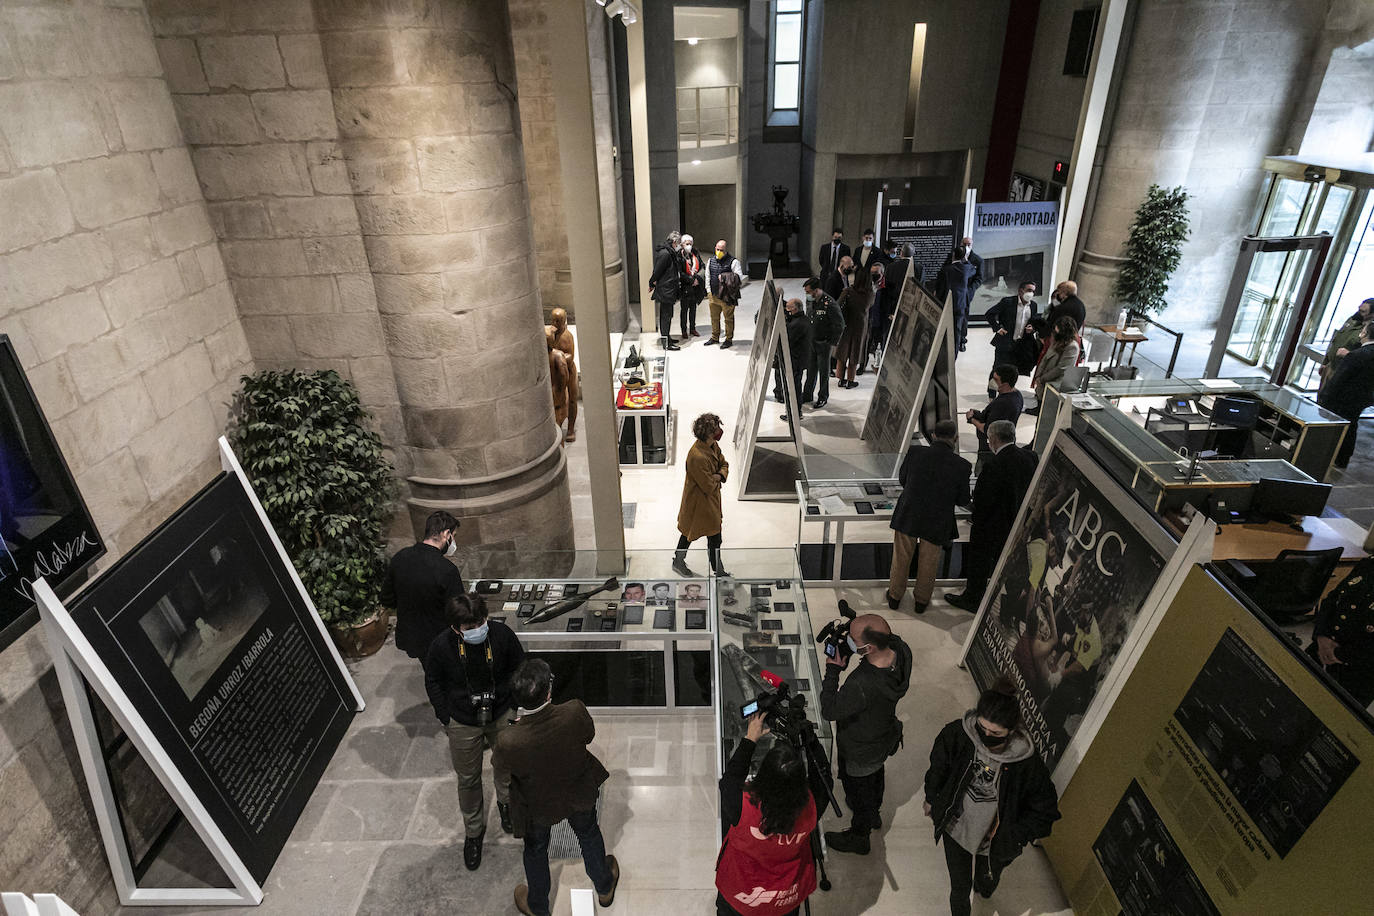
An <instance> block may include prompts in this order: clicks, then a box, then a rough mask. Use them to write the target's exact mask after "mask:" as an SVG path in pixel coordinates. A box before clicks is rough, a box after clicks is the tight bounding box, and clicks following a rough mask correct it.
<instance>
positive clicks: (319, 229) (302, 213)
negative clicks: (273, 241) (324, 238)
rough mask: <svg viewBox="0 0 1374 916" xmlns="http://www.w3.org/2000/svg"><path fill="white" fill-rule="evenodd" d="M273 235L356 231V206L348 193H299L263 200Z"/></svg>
mask: <svg viewBox="0 0 1374 916" xmlns="http://www.w3.org/2000/svg"><path fill="white" fill-rule="evenodd" d="M267 212H268V214H269V215H270V217H271V220H272V227H271V228H272V232H273V234H275V235H277V236H301V237H305V236H313V235H344V234H347V233H356V232H357V231H358V210H357V209H356V208H355V207H354V202H353V200H352V198H350V197H342V196H328V197H303V198H290V199H287V200H271V201H268V202H267Z"/></svg>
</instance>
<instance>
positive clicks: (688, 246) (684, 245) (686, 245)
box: [682, 242, 692, 251]
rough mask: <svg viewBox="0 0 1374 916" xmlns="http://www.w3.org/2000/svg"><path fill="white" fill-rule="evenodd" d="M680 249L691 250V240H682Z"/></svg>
mask: <svg viewBox="0 0 1374 916" xmlns="http://www.w3.org/2000/svg"><path fill="white" fill-rule="evenodd" d="M682 250H683V251H691V250H692V243H691V242H683V243H682Z"/></svg>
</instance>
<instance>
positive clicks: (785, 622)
mask: <svg viewBox="0 0 1374 916" xmlns="http://www.w3.org/2000/svg"><path fill="white" fill-rule="evenodd" d="M721 558H722V562H723V564H724V566H725V568H726V569H728V570H730V571H731V573H732V574H731V575H727V576H723V577H717V578H715V579H714V580H713V582H712V584H713V585H714V587H715V604H716V607H715V613H716V632H717V652H718V655H717V659H716V660H717V665H718V670H719V672H720V676H719V679H718V680H719V690H718V691H717V694H718V696H717V702H716V715H717V719H718V722H717V725H718V727H719V729H720V732H719V734H720V752H721V753H720V759H719V761H718V764H719V765H720V766H721V767H723V766H724V764H725V761H726V760H728V759H729V757H730V755H731V754H732V753H733V752H734V750H735V747H736V745H737V744H738V743H739V740H740V739H741V738H742V737H744V731H745V724H746V723H745V720H746V718H747V716H746V715H745V713H746V712H747V711H748V710H749V709H750V707H751V704H753V703H754V702H756V701H759V700H760V698H763V702H762V705H763V706H764V707H765V708H767V707H769V706H770V705H771V706H772V707H773V708H777V705H778V703H777V701H778V700H779V699H782V698H783V697H784V688H785V690H786V692H785V696H786V697H787V698H789V702H790V703H791V705H792V706H793V707H796V706H800V707H801V708H802V709H803V710H804V712H805V715H806V719H807V720H808V721H809V722H810V725H811V727H812V728H813V729H814V731H815V735H816V738H817V739H818V741H819V744H820V748H821V749H822V750H823V752H824V754H825V756H826V759H827V761H828V760H829V758H830V756H831V754H832V752H833V740H832V736H833V730H832V728H831V724H830V723H829V722H827V721H825V720H824V719H822V718H821V715H820V696H821V675H822V671H821V665H820V662H819V659H818V656H817V650H816V637H815V634H816V631H817V630H818V629H819V628H820V626H821V625H823V623H821V624H816V625H813V624H812V621H811V616H810V614H809V613H808V609H807V604H806V592H805V590H804V589H803V587H802V578H801V570H800V569H799V568H798V566H797V556H796V553H795V552H794V551H792V550H723V551H722V553H721ZM821 616H822V617H824V618H826V619H828V615H827V614H825V613H822V614H821ZM779 718H780V717H779V716H773V715H770V717H769V727H770V729H771V730H772V733H771V735H770V736H768V737H766V738H765V739H764V741H763V742H761V743H760V752H762V751H764V750H766V748H767V747H768V746H769V744H770V742H771V741H774V740H780V739H784V740H785V739H790V738H792V737H793V736H792V735H790V734H788V732H789V730H791V726H789V725H788V724H786V723H781V724H780V723H779V721H778V719H779ZM825 765H827V766H828V764H825Z"/></svg>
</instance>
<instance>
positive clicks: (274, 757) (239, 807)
mask: <svg viewBox="0 0 1374 916" xmlns="http://www.w3.org/2000/svg"><path fill="white" fill-rule="evenodd" d="M70 612H71V619H72V621H73V622H74V624H75V626H76V628H77V629H78V630H79V631H80V633H81V635H82V636H84V637H85V639H86V640H87V641H88V642H89V645H90V647H91V650H92V651H93V652H94V655H95V658H96V659H98V660H99V662H100V663H102V664H103V665H104V666H105V668H107V669H108V671H109V674H110V676H111V677H112V678H113V680H114V683H115V684H116V685H117V686H118V688H119V689H120V690H121V691H122V692H123V694H124V695H125V696H126V697H127V698H128V702H129V704H130V705H131V707H132V708H131V709H124V710H120V713H121V714H122V715H124V716H128V717H131V718H137V719H140V720H141V721H142V722H143V723H145V724H146V726H147V728H148V729H149V731H150V732H151V734H152V736H153V738H155V739H156V741H157V743H158V745H160V747H161V750H162V751H163V752H165V754H166V756H167V758H168V760H169V761H170V763H171V764H172V766H174V767H175V769H176V771H177V772H179V773H180V775H181V777H182V778H184V779H185V781H186V784H187V785H188V786H189V787H190V789H191V791H192V793H193V794H194V796H195V797H196V799H197V800H198V801H199V802H200V803H201V805H203V807H204V809H205V811H206V812H207V813H208V814H209V817H210V819H211V820H212V821H213V822H214V824H215V826H216V827H217V828H218V829H219V830H220V832H221V833H222V834H223V836H224V837H225V839H226V840H227V841H228V843H229V845H230V847H231V848H232V849H233V850H234V852H235V853H236V854H237V855H238V856H239V857H240V859H241V860H242V861H243V863H244V865H245V866H246V867H247V869H248V870H249V872H250V873H251V875H252V876H253V877H254V879H255V880H257V882H258V883H259V884H261V883H262V882H263V881H264V880H265V879H266V877H267V875H268V873H269V871H270V870H271V867H272V863H273V862H274V861H275V860H276V858H277V855H278V854H279V853H280V852H281V849H282V847H283V846H284V845H285V843H286V840H287V838H288V837H289V836H290V833H291V829H292V828H293V827H294V826H295V824H296V820H297V818H298V817H299V816H300V813H301V811H302V809H303V808H304V807H305V804H306V802H307V801H308V800H309V798H310V795H311V793H312V792H313V791H314V788H315V785H316V783H317V782H318V781H319V778H320V776H321V774H322V773H323V772H324V769H325V767H326V766H327V765H328V763H329V760H330V758H331V756H332V755H333V753H334V750H335V748H336V747H337V746H338V744H339V741H340V740H341V739H342V737H343V734H344V732H345V730H346V729H347V728H348V725H349V722H350V721H351V720H352V718H353V715H354V710H355V708H356V702H355V698H354V695H353V693H352V687H351V685H350V684H349V683H348V681H347V679H346V677H345V675H344V674H343V672H342V670H341V668H340V666H339V664H338V662H337V660H336V656H335V655H334V654H333V652H332V651H331V648H332V647H330V646H329V644H328V643H327V642H326V641H325V639H326V638H325V636H324V634H323V632H322V630H321V628H320V626H319V624H318V622H317V621H316V619H315V618H314V612H313V610H312V609H311V608H310V607H309V605H308V604H307V602H306V600H305V598H304V597H303V596H302V593H301V591H300V589H299V587H298V586H297V585H296V582H295V580H294V578H293V575H292V570H291V569H290V568H289V567H288V566H287V565H286V564H285V563H284V562H283V560H282V557H281V555H280V553H279V552H278V550H277V547H276V545H275V543H274V542H273V540H272V537H271V534H270V532H269V531H268V530H267V529H266V528H265V526H264V524H263V522H262V520H261V518H260V516H259V515H258V514H257V508H256V507H255V506H254V505H253V503H252V502H251V501H250V499H249V497H248V494H247V493H246V492H245V490H244V488H243V485H242V483H241V482H240V481H239V479H238V478H237V477H236V476H234V475H232V474H227V473H226V474H221V475H220V476H219V477H218V478H216V480H215V481H214V482H213V483H211V484H210V485H208V486H207V487H206V488H205V489H204V490H202V491H201V492H200V493H199V494H197V495H196V496H195V497H194V498H193V499H192V500H191V501H190V502H188V503H187V504H186V505H185V506H183V507H182V508H181V509H180V510H178V511H177V513H176V514H175V515H173V516H172V517H171V518H170V519H168V520H167V521H166V522H165V523H163V525H162V526H161V527H159V528H158V529H157V530H156V531H154V532H153V533H152V534H150V535H149V536H148V537H147V538H145V539H144V540H143V541H142V542H140V543H139V544H138V546H136V547H135V548H134V549H133V550H132V551H130V552H129V553H128V554H126V555H125V556H124V557H123V558H122V559H121V560H120V561H119V562H118V563H117V564H115V565H114V566H113V567H112V568H111V569H110V570H109V571H108V572H106V573H104V574H103V575H101V576H100V578H99V579H97V580H96V581H95V582H94V583H93V584H92V585H91V586H90V588H88V589H87V590H86V591H84V592H82V593H81V595H80V597H79V598H78V599H77V600H76V601H75V602H73V603H72V604H71V605H70Z"/></svg>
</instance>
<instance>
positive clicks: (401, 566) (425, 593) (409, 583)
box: [382, 512, 463, 665]
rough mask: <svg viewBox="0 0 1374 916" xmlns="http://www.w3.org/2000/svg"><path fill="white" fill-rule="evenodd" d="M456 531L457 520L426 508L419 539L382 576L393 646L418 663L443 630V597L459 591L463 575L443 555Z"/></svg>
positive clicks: (448, 552)
mask: <svg viewBox="0 0 1374 916" xmlns="http://www.w3.org/2000/svg"><path fill="white" fill-rule="evenodd" d="M457 533H458V519H456V518H454V517H453V516H452V515H449V514H448V513H447V512H435V513H432V514H431V515H430V517H429V518H428V519H426V520H425V537H424V540H422V541H420V542H419V543H418V544H413V545H411V546H410V547H406V548H404V549H402V550H399V551H397V552H396V555H395V556H394V557H392V558H391V564H390V566H389V567H388V568H387V571H386V579H384V580H383V581H382V604H383V605H384V606H385V607H389V608H395V609H396V648H398V649H400V650H401V651H402V652H404V653H405V654H406V655H409V656H410V657H411V658H415V659H419V660H420V664H421V665H423V664H424V662H425V656H426V655H427V654H428V653H429V644H430V643H432V642H433V641H434V637H436V636H438V635H439V634H440V633H442V632H444V630H446V629H448V620H447V618H446V617H445V615H444V607H445V605H446V604H447V603H448V599H449V598H452V597H453V596H454V595H461V594H463V576H462V574H461V573H460V572H459V571H458V567H457V566H456V565H455V564H454V563H453V561H452V560H450V559H449V557H451V556H453V554H454V553H455V552H456V550H457V545H456V544H454V543H453V538H454V535H456V534H457Z"/></svg>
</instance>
